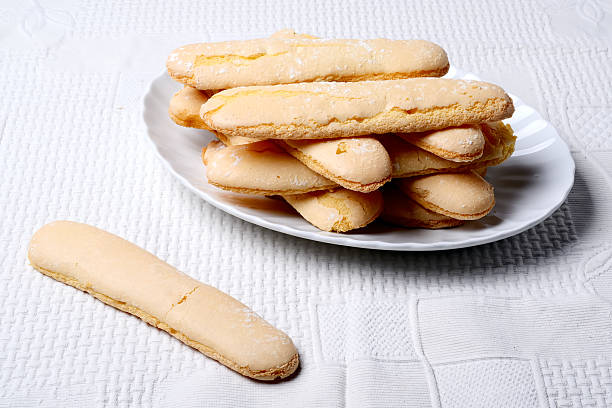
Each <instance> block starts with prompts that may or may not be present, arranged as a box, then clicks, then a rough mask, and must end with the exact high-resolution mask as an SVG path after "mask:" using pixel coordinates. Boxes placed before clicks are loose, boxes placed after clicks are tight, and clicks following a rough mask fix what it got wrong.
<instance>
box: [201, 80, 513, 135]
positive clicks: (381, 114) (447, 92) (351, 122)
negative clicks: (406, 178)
mask: <svg viewBox="0 0 612 408" xmlns="http://www.w3.org/2000/svg"><path fill="white" fill-rule="evenodd" d="M513 112H514V106H513V105H512V100H511V99H510V97H509V96H508V95H507V94H506V93H505V92H504V91H503V90H502V89H501V88H500V87H498V86H496V85H492V84H488V83H485V82H476V81H464V80H457V79H443V78H413V79H401V80H391V81H364V82H350V83H335V82H319V83H301V84H289V85H275V86H250V87H242V88H234V89H226V90H225V91H222V92H219V93H217V94H215V95H214V96H213V97H212V98H210V99H209V100H208V102H206V103H205V104H204V105H202V108H201V110H200V115H201V116H202V119H203V120H204V123H205V124H206V126H208V127H210V128H211V129H215V130H216V131H218V132H220V133H223V134H225V135H230V136H243V137H250V138H255V139H321V138H337V137H357V136H366V135H370V134H383V133H390V132H403V133H408V132H423V131H427V130H434V129H443V128H447V127H452V126H460V125H464V124H476V123H481V122H486V121H496V120H500V119H504V118H507V117H510V116H511V115H512V113H513Z"/></svg>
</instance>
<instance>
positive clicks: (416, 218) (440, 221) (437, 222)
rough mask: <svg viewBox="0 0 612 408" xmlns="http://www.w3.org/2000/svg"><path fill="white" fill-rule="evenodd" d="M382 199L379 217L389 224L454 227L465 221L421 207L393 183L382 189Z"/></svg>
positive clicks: (437, 227) (419, 226) (409, 226)
mask: <svg viewBox="0 0 612 408" xmlns="http://www.w3.org/2000/svg"><path fill="white" fill-rule="evenodd" d="M383 200H384V202H385V204H384V208H383V211H382V213H381V214H380V219H381V220H383V221H386V222H388V223H390V224H395V225H401V226H403V227H408V228H427V229H439V228H450V227H456V226H458V225H462V224H464V222H465V221H462V220H456V219H454V218H450V217H447V216H446V215H442V214H438V213H436V212H433V211H430V210H427V209H425V208H423V207H422V206H420V205H419V204H418V203H417V202H416V201H414V200H412V199H411V198H410V197H408V196H407V195H406V194H404V193H402V191H401V190H400V189H399V188H398V187H397V186H395V185H394V184H393V183H391V184H388V185H386V186H385V188H384V189H383Z"/></svg>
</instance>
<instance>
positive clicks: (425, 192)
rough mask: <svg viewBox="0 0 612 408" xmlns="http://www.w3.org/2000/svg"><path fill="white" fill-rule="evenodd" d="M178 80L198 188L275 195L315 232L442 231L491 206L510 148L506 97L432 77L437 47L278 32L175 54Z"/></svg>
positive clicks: (174, 111) (176, 106) (481, 86)
mask: <svg viewBox="0 0 612 408" xmlns="http://www.w3.org/2000/svg"><path fill="white" fill-rule="evenodd" d="M167 68H168V72H169V74H170V76H171V77H172V78H173V79H175V80H176V81H178V82H181V83H183V84H184V85H185V87H184V88H183V89H181V90H180V91H179V92H177V93H176V94H175V95H174V96H173V97H172V100H171V101H170V109H169V113H170V117H171V118H172V120H174V121H175V122H176V123H177V124H179V125H182V126H188V127H194V128H200V129H206V130H209V131H211V132H213V133H214V134H215V135H216V136H217V138H218V140H216V141H213V142H211V143H209V144H208V146H206V147H204V149H203V152H202V159H203V162H204V164H205V165H206V175H207V178H208V182H209V183H210V184H212V185H214V186H216V187H219V188H222V189H225V190H230V191H234V192H238V193H244V194H259V195H267V196H282V197H283V198H284V199H285V200H286V201H287V202H288V203H289V204H290V205H291V206H292V207H294V208H295V209H296V210H297V211H298V212H299V213H300V214H301V215H302V216H303V217H304V218H305V219H306V220H308V221H309V222H310V223H312V224H313V225H315V226H316V227H318V228H320V229H322V230H326V231H336V232H346V231H350V230H353V229H356V228H361V227H364V226H365V225H367V224H369V223H371V222H372V221H374V220H375V219H376V218H378V217H379V216H380V218H382V219H383V220H384V221H386V222H390V223H393V224H396V225H401V226H405V227H422V228H444V227H453V226H457V225H461V224H463V223H464V222H465V221H467V220H475V219H478V218H481V217H484V216H485V215H487V214H488V213H489V212H490V211H491V209H492V208H493V206H494V204H495V198H494V194H493V187H492V186H491V185H490V184H489V183H488V182H487V181H485V180H484V178H483V175H484V172H485V171H486V168H487V167H490V166H495V165H498V164H500V163H501V162H503V161H504V160H506V159H507V158H508V157H509V156H510V155H511V154H512V152H513V151H514V142H515V139H516V138H515V136H514V135H513V132H512V129H511V128H510V127H509V126H507V125H505V124H503V123H502V122H501V120H502V119H505V118H508V117H510V116H511V115H512V113H513V112H514V107H513V105H512V100H511V99H510V97H509V96H508V95H507V94H506V93H505V92H504V91H503V90H502V89H501V88H500V87H498V86H495V85H492V84H488V83H485V82H477V81H466V80H456V79H444V78H439V77H441V76H442V75H444V74H446V72H447V71H448V69H449V64H448V58H447V55H446V53H445V51H444V50H443V49H442V48H440V47H439V46H437V45H436V44H433V43H430V42H427V41H421V40H408V41H399V40H387V39H376V40H323V39H319V38H316V37H313V36H310V35H302V34H296V33H294V32H292V31H289V30H284V31H281V32H278V33H276V34H274V35H272V36H271V37H269V38H266V39H258V40H249V41H229V42H220V43H202V44H192V45H187V46H184V47H180V48H178V49H176V50H175V51H174V52H172V53H171V54H170V56H169V58H168V61H167Z"/></svg>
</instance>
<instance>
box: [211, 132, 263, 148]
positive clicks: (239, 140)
mask: <svg viewBox="0 0 612 408" xmlns="http://www.w3.org/2000/svg"><path fill="white" fill-rule="evenodd" d="M211 132H212V133H214V134H215V136H217V139H219V140H220V141H221V142H222V143H223V144H224V145H226V146H240V145H247V144H251V143H255V142H259V141H260V140H258V139H249V138H248V137H242V136H226V135H224V134H222V133H219V132H215V131H214V130H213V131H211Z"/></svg>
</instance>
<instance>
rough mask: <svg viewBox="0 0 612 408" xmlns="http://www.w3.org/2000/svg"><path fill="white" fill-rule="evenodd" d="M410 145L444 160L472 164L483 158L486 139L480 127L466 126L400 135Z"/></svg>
mask: <svg viewBox="0 0 612 408" xmlns="http://www.w3.org/2000/svg"><path fill="white" fill-rule="evenodd" d="M398 136H400V137H401V138H403V139H404V140H406V141H407V142H409V143H412V144H413V145H415V146H417V147H420V148H421V149H423V150H426V151H428V152H430V153H433V154H435V155H436V156H438V157H442V158H443V159H446V160H450V161H454V162H471V161H474V160H476V159H479V158H480V157H482V153H483V152H484V146H485V137H484V135H483V134H482V130H481V129H480V126H478V125H466V126H459V127H452V128H447V129H440V130H434V131H430V132H421V133H398Z"/></svg>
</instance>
